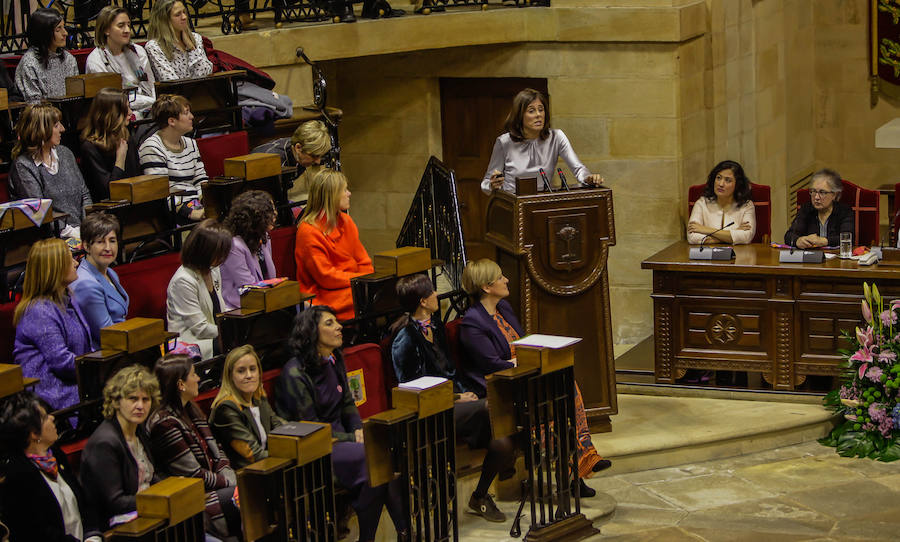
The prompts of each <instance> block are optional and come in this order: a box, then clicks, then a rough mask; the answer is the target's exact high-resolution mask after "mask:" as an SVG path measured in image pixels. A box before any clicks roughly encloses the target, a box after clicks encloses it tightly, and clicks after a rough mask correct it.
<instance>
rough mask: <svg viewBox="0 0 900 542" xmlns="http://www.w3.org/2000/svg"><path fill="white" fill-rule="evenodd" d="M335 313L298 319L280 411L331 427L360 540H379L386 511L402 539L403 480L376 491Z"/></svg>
mask: <svg viewBox="0 0 900 542" xmlns="http://www.w3.org/2000/svg"><path fill="white" fill-rule="evenodd" d="M341 329H342V328H341V324H340V322H338V318H337V316H336V315H335V312H334V310H332V309H331V308H330V307H327V306H321V305H320V306H314V307H311V308H309V309H306V310H304V311H303V312H301V313H300V314H298V315H297V318H296V319H295V321H294V329H293V330H292V332H291V338H290V341H289V344H290V347H291V350H292V352H293V356H294V357H292V358H291V360H290V361H288V362H287V364H285V366H284V369H282V371H281V374H280V375H279V377H278V380H277V381H276V390H277V391H276V394H275V403H276V404H275V407H276V409H277V411H278V414H279V415H281V417H282V418H284V419H286V420H291V421H295V420H302V421H310V422H322V423H327V424H330V425H331V429H332V431H331V434H332V436H333V438H334V439H336V441H335V442H334V444H333V448H332V452H331V461H332V463H333V465H334V476H335V478H336V480H337V484H338V485H339V486H340V487H343V488H344V489H346V490H347V491H348V492H349V493H350V495H351V499H352V506H353V509H354V510H356V515H357V518H358V519H359V540H360V541H362V542H366V541H370V540H374V539H375V533H376V531H377V530H378V521H379V519H380V518H381V509H382V506H383V505H387V509H388V513H389V514H390V516H391V519H392V520H393V522H394V526H395V527H396V529H397V533H398V537H401V536H402V537H404V539H405V537H407V536H408V533H409V529H408V528H407V525H408V522H407V518H406V517H405V515H404V508H403V500H402V498H401V496H400V495H401V494H400V484H399V482H400V480H399V479H398V480H394V481H393V482H390V483H388V484H384V485H381V486H377V487H371V486H370V485H369V482H368V474H367V471H366V450H365V446H364V445H363V431H362V420H360V417H359V411H358V410H357V409H356V403H355V402H354V399H353V394H352V393H351V392H350V386H349V385H347V369H346V367H345V366H344V358H343V355H342V353H341V344H342V342H343V335H342V333H341Z"/></svg>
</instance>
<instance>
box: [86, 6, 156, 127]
mask: <svg viewBox="0 0 900 542" xmlns="http://www.w3.org/2000/svg"><path fill="white" fill-rule="evenodd" d="M94 43H95V45H96V47H95V48H94V50H93V51H91V54H89V55H88V57H87V63H86V64H85V66H84V72H85V73H118V74H119V75H121V76H122V88H124V89H126V90H127V91H128V96H129V105H131V108H132V109H133V110H134V111H135V112H137V113H139V114H141V115H142V116H143V113H144V112H145V111H147V110H149V109H150V106H151V105H153V102H154V101H155V100H156V89H155V88H154V85H153V83H154V80H153V69H152V68H151V67H150V59H149V58H148V57H147V51H145V50H144V48H143V47H141V46H140V45H138V44H136V43H132V42H131V18H130V17H129V16H128V10H126V9H125V8H123V7H121V6H106V7H105V8H103V9H101V10H100V14H99V15H97V26H96V27H95V29H94Z"/></svg>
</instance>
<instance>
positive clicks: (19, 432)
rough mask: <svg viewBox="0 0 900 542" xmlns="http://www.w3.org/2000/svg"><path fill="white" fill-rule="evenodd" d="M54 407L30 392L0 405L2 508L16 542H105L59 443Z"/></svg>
mask: <svg viewBox="0 0 900 542" xmlns="http://www.w3.org/2000/svg"><path fill="white" fill-rule="evenodd" d="M49 410H50V406H49V405H48V404H47V403H45V402H43V401H41V400H40V399H38V397H37V396H36V395H35V394H34V393H32V392H30V391H21V392H19V393H17V394H15V395H11V396H9V397H6V398H4V399H3V401H2V402H0V448H2V452H3V459H2V461H0V481H2V482H0V509H2V510H3V521H5V522H6V525H7V526H8V527H9V532H10V535H11V536H12V540H40V541H41V542H76V541H77V542H81V541H82V540H84V541H85V542H101V541H102V540H103V538H102V537H101V532H100V530H99V529H97V528H96V521H95V518H94V515H93V509H92V507H91V506H89V505H88V502H87V499H86V498H85V496H84V491H82V489H81V484H79V483H78V478H77V477H76V476H75V473H74V472H73V471H72V470H71V469H70V468H69V464H68V463H67V462H66V454H64V453H62V452H61V451H60V450H59V449H58V448H57V447H56V446H54V443H55V442H56V439H57V438H59V436H58V435H57V433H56V424H55V420H54V418H53V414H50V412H49Z"/></svg>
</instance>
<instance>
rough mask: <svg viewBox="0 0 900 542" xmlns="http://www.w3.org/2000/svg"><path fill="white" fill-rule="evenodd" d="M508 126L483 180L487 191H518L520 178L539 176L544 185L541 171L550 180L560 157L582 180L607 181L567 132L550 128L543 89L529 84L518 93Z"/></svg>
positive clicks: (483, 188)
mask: <svg viewBox="0 0 900 542" xmlns="http://www.w3.org/2000/svg"><path fill="white" fill-rule="evenodd" d="M504 128H505V129H506V132H505V133H504V134H502V135H501V136H500V137H498V138H497V141H495V142H494V150H493V151H492V152H491V162H490V163H489V164H488V168H487V172H486V173H485V174H484V180H482V181H481V190H482V191H484V193H485V194H490V193H491V191H493V190H506V191H507V192H515V191H516V178H521V179H531V178H536V179H538V187H541V186H543V183H542V182H541V181H540V177H541V171H543V172H545V173H546V174H547V176H548V179H547V180H548V182H549V180H550V178H552V177H553V173H554V172H555V171H556V163H557V161H558V160H559V158H562V159H563V161H565V163H566V165H567V166H569V169H570V170H571V171H572V173H574V174H575V177H576V178H577V179H578V180H579V181H580V182H582V183H584V184H588V185H592V186H596V185H600V184H602V183H603V177H601V176H600V175H596V174H592V173H591V172H590V171H589V170H588V168H586V167H585V166H584V164H582V163H581V161H580V160H579V159H578V155H576V154H575V151H574V150H573V149H572V145H571V144H570V143H569V139H568V138H567V137H566V134H564V133H563V131H562V130H554V129H551V128H550V108H549V107H548V104H547V97H546V96H544V94H543V93H541V92H540V91H538V90H534V89H531V88H526V89H525V90H522V91H521V92H519V93H518V94H516V97H515V98H513V103H512V108H511V109H510V110H509V115H507V116H506V124H505V126H504Z"/></svg>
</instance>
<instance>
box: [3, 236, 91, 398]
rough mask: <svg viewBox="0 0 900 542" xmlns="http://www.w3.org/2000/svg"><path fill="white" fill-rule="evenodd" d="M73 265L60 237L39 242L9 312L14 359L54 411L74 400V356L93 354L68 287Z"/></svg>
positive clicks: (30, 253) (74, 274) (85, 326)
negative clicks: (13, 328) (10, 313)
mask: <svg viewBox="0 0 900 542" xmlns="http://www.w3.org/2000/svg"><path fill="white" fill-rule="evenodd" d="M76 265H77V264H76V262H75V260H74V259H73V258H72V253H71V252H70V251H69V247H68V245H66V242H65V241H63V240H62V239H43V240H40V241H37V242H36V243H35V244H34V245H32V246H31V250H29V251H28V260H27V261H26V264H25V284H24V286H23V289H22V298H21V299H20V300H19V304H18V305H17V306H16V310H15V312H14V313H13V324H14V325H15V326H16V337H15V342H14V345H13V360H14V361H15V362H16V363H18V364H19V365H21V366H22V374H23V375H24V376H26V377H30V378H38V379H40V380H39V382H38V383H37V384H35V386H34V390H35V392H37V394H38V395H40V396H41V397H42V398H43V399H44V400H45V401H47V402H48V403H50V406H51V407H53V409H54V410H59V409H62V408H66V407H69V406H72V405H74V404H75V403H77V402H78V384H77V381H76V378H75V358H76V357H77V356H80V355H82V354H84V353H86V352H90V351H91V334H90V331H89V329H90V328H89V327H88V324H87V320H85V318H84V315H83V314H82V312H81V308H80V307H79V306H78V302H77V300H76V299H74V298H73V297H72V296H71V295H70V292H69V285H70V284H72V283H73V282H75V280H77V279H78V273H77V271H76Z"/></svg>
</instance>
